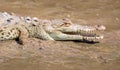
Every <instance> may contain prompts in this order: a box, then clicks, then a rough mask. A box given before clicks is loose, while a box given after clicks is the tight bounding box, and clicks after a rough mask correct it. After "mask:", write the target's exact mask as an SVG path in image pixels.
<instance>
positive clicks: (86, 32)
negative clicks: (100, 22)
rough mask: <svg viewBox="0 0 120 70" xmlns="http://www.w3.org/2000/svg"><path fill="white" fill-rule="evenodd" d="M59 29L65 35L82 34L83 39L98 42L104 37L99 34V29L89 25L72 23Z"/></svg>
mask: <svg viewBox="0 0 120 70" xmlns="http://www.w3.org/2000/svg"><path fill="white" fill-rule="evenodd" d="M59 31H61V32H62V33H64V34H67V35H76V36H82V37H83V40H84V41H89V42H99V41H100V40H101V39H103V37H104V36H103V35H100V31H98V30H97V29H96V28H95V27H91V26H82V25H74V26H70V27H66V28H63V29H59Z"/></svg>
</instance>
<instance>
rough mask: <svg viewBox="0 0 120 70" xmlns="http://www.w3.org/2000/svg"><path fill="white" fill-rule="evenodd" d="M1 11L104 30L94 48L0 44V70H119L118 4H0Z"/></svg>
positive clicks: (38, 0)
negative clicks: (99, 26)
mask: <svg viewBox="0 0 120 70" xmlns="http://www.w3.org/2000/svg"><path fill="white" fill-rule="evenodd" d="M0 11H7V12H14V13H16V14H19V15H22V16H28V15H29V16H31V17H34V16H36V17H39V18H43V19H53V18H65V17H69V18H70V19H71V20H72V21H74V22H76V23H78V24H84V25H95V24H103V25H105V26H106V27H107V30H106V31H105V32H103V34H104V35H105V39H104V40H103V41H101V43H97V44H88V43H81V42H72V41H70V42H65V41H64V42H59V41H57V42H48V41H47V42H41V41H39V40H35V41H34V39H33V40H31V41H30V42H29V43H28V44H26V45H25V46H21V45H18V44H17V43H16V42H15V41H7V42H0V45H1V47H0V70H28V69H29V70H120V67H119V66H120V45H119V44H120V0H0ZM21 47H22V48H21Z"/></svg>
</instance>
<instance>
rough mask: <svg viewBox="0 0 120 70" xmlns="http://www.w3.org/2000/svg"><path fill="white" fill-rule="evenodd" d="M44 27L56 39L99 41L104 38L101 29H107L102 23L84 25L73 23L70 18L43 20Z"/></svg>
mask: <svg viewBox="0 0 120 70" xmlns="http://www.w3.org/2000/svg"><path fill="white" fill-rule="evenodd" d="M43 28H44V30H45V31H46V33H48V35H49V36H50V37H51V38H53V39H54V40H73V41H86V42H99V41H100V40H101V39H103V35H100V31H103V30H105V27H104V26H102V25H97V26H94V27H92V26H83V25H79V24H73V23H72V22H71V21H70V20H69V19H62V20H51V21H47V20H44V21H43Z"/></svg>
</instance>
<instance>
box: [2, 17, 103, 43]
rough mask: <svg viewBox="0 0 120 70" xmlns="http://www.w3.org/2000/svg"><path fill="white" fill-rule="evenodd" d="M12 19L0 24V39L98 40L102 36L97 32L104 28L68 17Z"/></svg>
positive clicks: (23, 40)
mask: <svg viewBox="0 0 120 70" xmlns="http://www.w3.org/2000/svg"><path fill="white" fill-rule="evenodd" d="M12 16H14V15H12ZM8 19H9V18H8ZM14 19H15V18H13V19H12V21H11V22H10V23H11V25H10V24H7V26H5V27H3V26H1V29H0V40H9V39H13V40H14V39H19V40H20V41H22V42H23V43H24V42H26V40H27V39H28V38H29V37H34V38H39V39H43V40H78V41H88V42H99V41H100V40H101V39H103V36H102V35H99V34H98V33H99V32H100V30H104V29H105V27H104V26H102V25H99V26H95V27H92V26H83V25H78V24H73V23H72V22H71V20H69V19H54V20H42V19H36V18H33V19H32V21H31V19H30V18H29V17H25V18H22V19H21V18H19V22H18V21H17V23H16V22H15V21H16V20H15V21H14ZM13 21H14V22H13ZM2 24H4V23H2Z"/></svg>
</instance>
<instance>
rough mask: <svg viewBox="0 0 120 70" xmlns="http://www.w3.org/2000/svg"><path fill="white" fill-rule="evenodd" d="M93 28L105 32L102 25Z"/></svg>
mask: <svg viewBox="0 0 120 70" xmlns="http://www.w3.org/2000/svg"><path fill="white" fill-rule="evenodd" d="M95 28H96V29H97V30H106V27H105V26H104V25H96V26H95Z"/></svg>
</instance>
